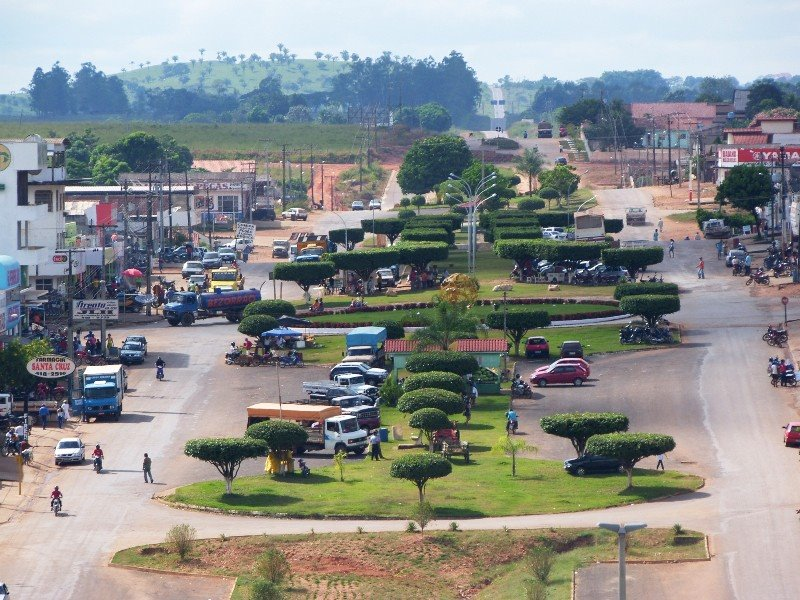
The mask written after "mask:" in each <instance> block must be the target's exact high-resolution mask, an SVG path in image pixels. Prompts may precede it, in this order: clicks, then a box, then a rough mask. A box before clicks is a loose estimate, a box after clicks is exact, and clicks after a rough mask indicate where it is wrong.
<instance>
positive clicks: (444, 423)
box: [401, 398, 453, 452]
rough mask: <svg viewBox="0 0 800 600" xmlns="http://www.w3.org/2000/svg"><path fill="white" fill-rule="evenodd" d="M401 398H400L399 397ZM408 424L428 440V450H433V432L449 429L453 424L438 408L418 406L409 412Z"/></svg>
mask: <svg viewBox="0 0 800 600" xmlns="http://www.w3.org/2000/svg"><path fill="white" fill-rule="evenodd" d="M401 400H402V398H401ZM408 426H409V427H413V428H414V429H419V430H420V431H421V432H422V433H424V434H425V439H426V440H428V450H429V451H430V452H433V434H434V432H436V431H439V430H440V429H449V428H451V427H452V426H453V424H452V423H451V422H450V418H449V417H448V416H447V415H446V414H445V413H444V412H443V411H441V410H439V409H438V408H420V409H419V410H415V411H414V412H413V413H411V417H410V418H409V419H408Z"/></svg>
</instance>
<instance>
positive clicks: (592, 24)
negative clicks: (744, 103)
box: [0, 0, 800, 93]
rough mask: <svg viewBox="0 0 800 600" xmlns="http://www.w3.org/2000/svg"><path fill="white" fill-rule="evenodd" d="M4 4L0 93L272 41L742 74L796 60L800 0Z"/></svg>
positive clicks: (272, 44)
mask: <svg viewBox="0 0 800 600" xmlns="http://www.w3.org/2000/svg"><path fill="white" fill-rule="evenodd" d="M0 15H2V16H1V17H0V23H3V27H2V32H0V56H2V58H1V59H0V93H4V92H5V93H7V92H10V91H18V90H20V89H21V88H23V87H26V86H27V85H28V84H29V83H30V80H31V76H32V74H33V71H34V70H35V69H36V67H42V68H44V69H45V70H48V69H49V67H50V66H51V65H52V64H53V63H55V62H56V61H60V63H61V65H62V66H64V67H65V68H66V69H67V70H68V71H69V72H70V73H74V72H75V71H77V70H78V69H79V68H80V65H81V63H83V62H92V63H94V65H95V66H96V67H97V68H98V69H99V70H102V71H104V72H106V74H113V73H117V72H119V71H120V69H121V68H123V67H126V66H128V65H129V63H131V62H134V63H136V64H138V63H140V62H146V61H151V62H152V63H155V64H158V63H160V62H162V61H163V60H165V59H167V58H169V57H172V56H173V55H177V56H178V57H179V59H180V60H189V59H191V58H198V57H199V51H198V50H199V49H200V48H205V49H206V55H205V56H206V58H213V57H214V56H215V55H216V52H217V51H218V50H224V51H226V52H228V54H240V53H244V54H246V55H248V56H249V55H250V54H252V53H256V54H259V55H261V56H262V57H265V56H266V55H268V54H269V53H270V52H274V51H276V45H277V44H278V43H283V44H284V45H286V46H287V47H288V48H289V50H290V52H292V53H295V54H297V56H298V58H313V53H314V52H315V51H317V50H319V51H322V52H325V53H332V54H335V53H338V52H339V51H341V50H348V51H349V52H355V53H357V54H359V55H360V56H361V57H362V58H363V57H366V56H378V55H380V54H381V53H382V52H383V51H385V50H389V51H391V52H392V53H393V54H398V55H401V56H405V55H410V56H413V57H415V58H422V57H425V56H433V57H434V58H436V59H437V60H438V59H441V58H442V57H443V56H446V55H447V54H449V53H450V52H451V51H452V50H456V51H458V52H461V53H462V54H463V55H464V57H465V58H466V60H467V62H468V63H469V65H470V66H472V67H473V68H474V69H475V71H476V73H477V75H478V78H479V79H480V80H481V81H485V82H487V83H492V82H495V81H496V80H497V79H499V78H501V77H503V76H505V75H508V76H510V77H511V78H512V79H514V80H520V79H532V80H533V79H539V78H540V77H542V76H543V75H548V76H550V77H556V78H558V79H560V80H574V79H579V78H583V77H592V76H599V75H600V74H601V73H603V72H604V71H612V70H634V69H655V70H657V71H659V72H660V73H661V74H662V75H664V76H665V77H671V76H676V75H677V76H686V75H696V76H707V75H708V76H724V75H733V76H735V77H736V78H738V79H739V81H740V82H742V83H744V82H748V81H752V80H753V79H755V78H756V77H759V76H762V75H766V74H778V73H791V74H798V73H800V58H798V54H797V50H798V48H800V28H799V27H797V23H798V22H800V2H797V1H795V0H761V1H760V2H758V3H753V2H750V1H745V0H727V1H724V2H723V1H720V0H701V1H699V2H698V1H696V0H695V1H693V2H689V1H687V0H670V1H669V2H662V3H655V2H648V1H647V0H560V1H555V0H548V1H543V0H529V1H522V0H495V1H494V2H490V1H487V0H402V1H397V0H382V1H381V0H340V1H339V2H334V1H333V0H290V1H286V0H283V1H282V2H277V1H274V0H260V1H259V0H227V1H224V0H223V1H220V0H213V1H212V0H192V1H191V2H189V1H188V0H186V1H176V0H137V1H136V2H131V1H129V0H113V1H109V0H102V1H101V0H77V1H72V2H60V1H56V2H45V1H44V0H5V2H3V6H2V9H0ZM782 24H783V25H784V27H782V26H781V25H782Z"/></svg>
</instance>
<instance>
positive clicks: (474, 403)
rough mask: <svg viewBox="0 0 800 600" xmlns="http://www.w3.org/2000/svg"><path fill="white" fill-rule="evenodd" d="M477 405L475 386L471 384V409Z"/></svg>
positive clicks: (476, 389)
mask: <svg viewBox="0 0 800 600" xmlns="http://www.w3.org/2000/svg"><path fill="white" fill-rule="evenodd" d="M477 403H478V388H477V387H476V386H475V384H474V383H473V384H472V394H470V405H471V406H472V408H475V405H476V404H477Z"/></svg>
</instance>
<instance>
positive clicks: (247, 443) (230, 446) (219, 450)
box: [183, 437, 267, 494]
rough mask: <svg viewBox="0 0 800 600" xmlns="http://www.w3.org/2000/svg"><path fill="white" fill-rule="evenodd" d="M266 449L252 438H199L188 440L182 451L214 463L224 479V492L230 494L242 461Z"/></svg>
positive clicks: (261, 453) (261, 442) (258, 454)
mask: <svg viewBox="0 0 800 600" xmlns="http://www.w3.org/2000/svg"><path fill="white" fill-rule="evenodd" d="M266 449H267V447H266V444H264V442H263V441H261V440H256V439H254V438H247V437H245V438H199V439H194V440H188V441H187V442H186V445H185V446H184V448H183V453H184V454H185V455H186V456H191V457H192V458H196V459H198V460H202V461H203V462H207V463H210V464H212V465H214V467H215V468H216V469H217V471H219V474H220V475H222V477H223V478H224V479H225V493H226V494H230V493H232V492H231V489H232V487H233V480H234V479H235V478H236V475H238V473H239V467H240V466H241V465H242V462H243V461H244V460H246V459H248V458H255V457H257V456H263V455H264V453H265V452H266Z"/></svg>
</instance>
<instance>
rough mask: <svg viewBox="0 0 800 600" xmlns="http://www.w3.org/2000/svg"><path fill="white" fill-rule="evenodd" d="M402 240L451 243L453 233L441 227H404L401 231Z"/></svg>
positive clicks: (453, 236) (453, 239)
mask: <svg viewBox="0 0 800 600" xmlns="http://www.w3.org/2000/svg"><path fill="white" fill-rule="evenodd" d="M402 239H403V241H404V242H444V243H445V244H452V243H454V242H455V235H454V234H453V233H450V232H448V231H447V230H446V229H442V228H435V229H434V228H430V229H405V230H404V231H403V233H402Z"/></svg>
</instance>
